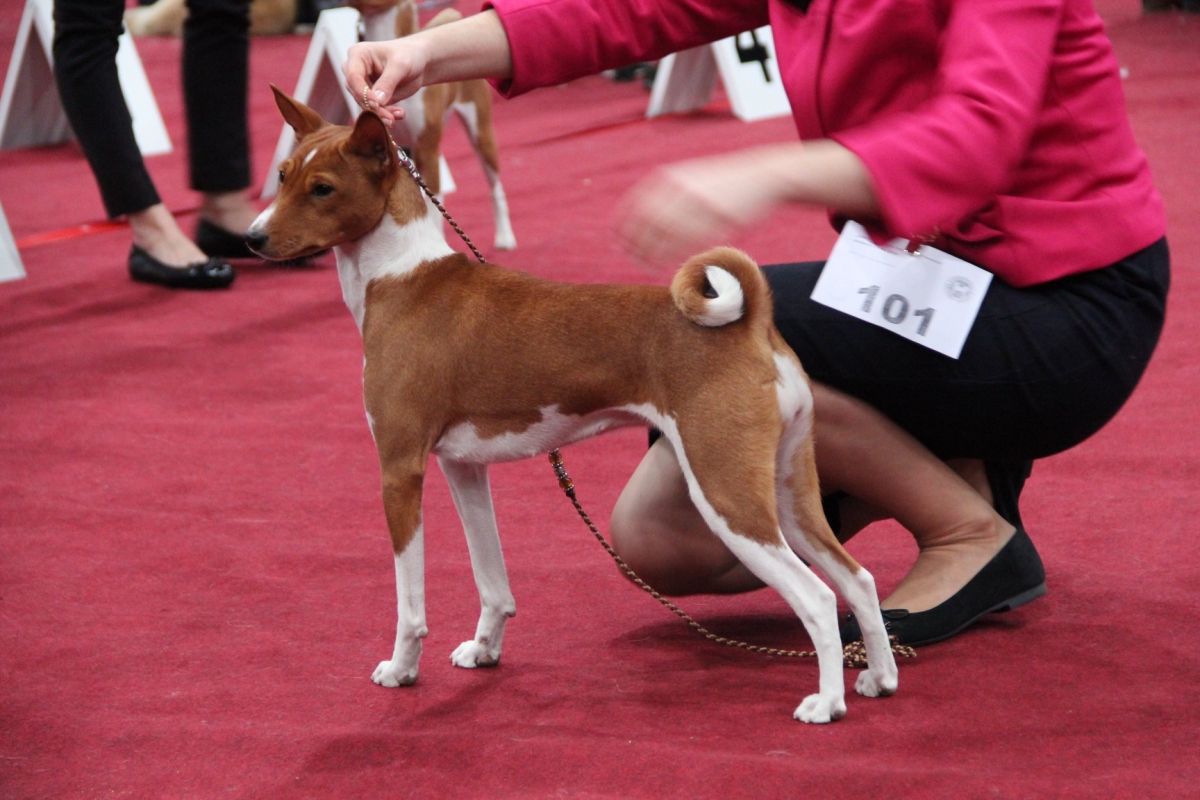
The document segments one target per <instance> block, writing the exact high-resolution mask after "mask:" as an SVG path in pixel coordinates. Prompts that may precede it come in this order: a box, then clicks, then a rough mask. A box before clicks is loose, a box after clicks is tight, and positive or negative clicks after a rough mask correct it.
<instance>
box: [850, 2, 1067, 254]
mask: <svg viewBox="0 0 1200 800" xmlns="http://www.w3.org/2000/svg"><path fill="white" fill-rule="evenodd" d="M947 5H948V13H949V18H948V19H947V24H946V27H945V29H944V32H943V35H942V38H941V42H940V44H941V48H942V49H941V59H940V63H939V68H938V72H937V83H938V86H937V88H936V90H935V93H934V94H933V95H932V96H931V97H930V98H929V99H928V100H927V101H926V102H925V103H924V104H923V105H921V106H920V107H918V108H916V109H913V110H912V111H907V112H901V113H896V114H891V115H884V116H881V117H879V118H877V119H875V120H873V121H871V122H869V123H867V124H865V125H862V126H860V127H856V128H852V129H850V130H846V131H843V132H840V133H837V134H835V135H833V136H832V138H833V139H835V140H836V141H838V142H839V143H841V144H842V145H843V146H845V147H846V148H848V149H849V150H851V151H852V152H854V153H855V154H856V155H857V156H858V157H859V158H861V159H862V160H863V162H864V163H865V164H866V167H867V169H868V171H869V172H870V174H871V177H872V179H873V182H874V186H875V191H876V193H877V195H878V199H879V204H880V207H881V209H882V212H883V222H884V225H885V227H886V228H887V233H888V234H889V235H892V236H903V237H914V236H925V235H930V234H933V233H934V232H935V231H936V230H938V229H947V228H951V227H952V226H953V225H954V224H955V223H956V222H957V221H959V220H961V219H962V218H963V217H966V216H967V215H969V214H972V213H974V212H977V211H979V210H980V209H981V208H983V207H984V206H986V205H987V204H988V203H989V202H990V201H991V200H992V199H993V198H995V197H996V196H997V195H998V194H1001V193H1002V192H1003V190H1004V189H1005V188H1006V186H1005V184H1006V182H1007V181H1008V180H1009V179H1010V177H1011V176H1012V175H1013V171H1014V168H1015V167H1016V165H1017V164H1018V162H1019V161H1020V160H1021V159H1022V158H1023V157H1024V155H1025V154H1026V152H1027V147H1028V145H1029V142H1030V139H1031V137H1032V135H1033V129H1034V126H1035V123H1036V121H1037V119H1038V114H1039V111H1040V109H1041V106H1042V102H1043V98H1044V96H1045V95H1044V92H1045V88H1046V83H1047V79H1048V75H1049V71H1050V63H1051V58H1052V56H1053V51H1054V43H1055V37H1056V34H1057V28H1058V22H1059V16H1060V14H1061V13H1062V6H1063V1H1062V0H951V2H949V3H948V4H947Z"/></svg>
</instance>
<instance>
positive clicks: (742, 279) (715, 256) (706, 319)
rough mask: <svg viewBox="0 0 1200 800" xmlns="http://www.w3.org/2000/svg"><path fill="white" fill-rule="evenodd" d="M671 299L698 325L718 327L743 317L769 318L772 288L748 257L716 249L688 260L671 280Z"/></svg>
mask: <svg viewBox="0 0 1200 800" xmlns="http://www.w3.org/2000/svg"><path fill="white" fill-rule="evenodd" d="M671 297H672V298H673V299H674V300H675V305H676V306H677V307H678V308H679V310H680V311H682V312H683V315H684V316H685V317H687V318H688V319H690V320H691V321H692V322H695V323H696V324H697V325H704V326H707V327H719V326H721V325H728V324H729V323H731V322H736V321H737V320H739V319H741V318H743V317H745V318H747V319H748V320H749V321H750V322H751V323H755V322H758V321H760V320H766V321H770V319H771V289H770V287H768V286H767V279H766V278H764V277H763V274H762V270H760V269H759V268H758V265H757V264H755V263H754V261H753V259H751V258H750V256H748V255H746V254H745V253H743V252H742V251H741V250H735V249H734V248H732V247H717V248H714V249H712V250H709V251H708V252H706V253H701V254H700V255H698V256H693V257H692V258H690V259H688V261H687V263H685V264H684V265H683V266H682V267H681V268H680V269H679V272H676V273H675V278H674V279H673V280H672V281H671Z"/></svg>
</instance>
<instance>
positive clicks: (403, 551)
mask: <svg viewBox="0 0 1200 800" xmlns="http://www.w3.org/2000/svg"><path fill="white" fill-rule="evenodd" d="M414 463H416V462H414ZM420 463H421V464H422V465H423V459H422V460H420ZM423 480H424V471H423V469H415V470H414V469H409V470H402V469H398V468H395V467H393V468H391V469H389V468H388V467H386V466H385V468H384V472H383V505H384V511H385V512H386V514H387V521H388V530H389V532H390V533H391V536H392V549H393V551H394V552H395V557H396V645H395V647H394V648H393V649H392V658H391V660H389V661H383V662H381V663H380V664H379V666H378V667H376V668H375V673H374V674H373V675H372V676H371V680H373V681H375V683H378V684H379V685H380V686H388V687H395V686H408V685H410V684H412V683H414V682H416V680H417V667H418V664H419V662H420V660H421V640H422V639H423V638H425V636H426V634H428V633H429V628H428V627H426V625H425V532H424V525H423V524H422V521H421V487H422V484H423Z"/></svg>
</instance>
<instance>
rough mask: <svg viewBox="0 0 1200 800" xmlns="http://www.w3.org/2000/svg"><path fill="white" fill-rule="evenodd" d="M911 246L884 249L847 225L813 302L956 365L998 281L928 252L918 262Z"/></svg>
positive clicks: (921, 253) (936, 252) (893, 245)
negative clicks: (954, 362) (909, 249)
mask: <svg viewBox="0 0 1200 800" xmlns="http://www.w3.org/2000/svg"><path fill="white" fill-rule="evenodd" d="M907 244H908V243H907V242H905V241H904V240H903V239H893V240H892V241H891V242H889V243H888V244H886V245H884V246H883V247H880V246H879V245H877V244H875V243H874V242H872V241H871V238H870V237H869V236H867V232H866V231H865V230H863V227H862V226H861V225H859V224H858V223H857V222H847V223H846V227H845V228H843V229H842V235H841V237H840V238H839V239H838V241H837V244H836V245H834V247H833V252H832V253H830V254H829V260H828V261H827V262H826V263H825V269H824V270H823V271H822V272H821V277H820V278H819V279H818V280H817V285H816V287H814V288H813V293H812V299H813V300H815V301H817V302H818V303H820V304H822V305H826V306H829V307H830V308H834V309H837V310H838V311H842V312H845V313H847V314H849V315H850V316H852V317H858V318H859V319H861V320H863V321H864V322H870V323H871V324H872V325H878V326H879V327H881V328H886V329H887V330H889V331H892V332H894V333H898V334H900V335H901V336H903V337H904V338H906V339H911V340H912V341H914V342H916V343H917V344H921V345H924V346H925V347H928V348H930V349H932V350H936V351H938V352H939V353H944V354H945V355H948V356H950V357H951V358H958V355H959V353H961V352H962V348H963V343H964V342H966V340H967V334H968V333H970V332H971V326H972V325H974V324H975V317H976V316H977V315H978V314H979V306H980V305H981V304H982V303H983V297H984V295H986V294H987V290H988V287H989V286H990V285H991V283H992V273H990V272H988V271H987V270H985V269H980V268H979V267H977V266H975V265H974V264H971V263H968V262H966V261H963V260H962V259H961V258H956V257H954V256H952V255H950V254H949V253H943V252H942V251H941V250H938V249H936V248H933V247H929V246H923V247H922V248H921V249H920V250H919V251H918V252H917V253H916V254H915V255H914V254H912V253H909V252H908V251H906V250H905V249H904V248H905V246H906V245H907Z"/></svg>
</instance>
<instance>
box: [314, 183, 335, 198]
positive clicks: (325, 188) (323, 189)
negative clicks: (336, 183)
mask: <svg viewBox="0 0 1200 800" xmlns="http://www.w3.org/2000/svg"><path fill="white" fill-rule="evenodd" d="M312 193H313V197H329V195H331V194H333V187H332V186H330V185H329V184H328V183H318V184H317V185H316V186H314V187H313V188H312Z"/></svg>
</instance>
